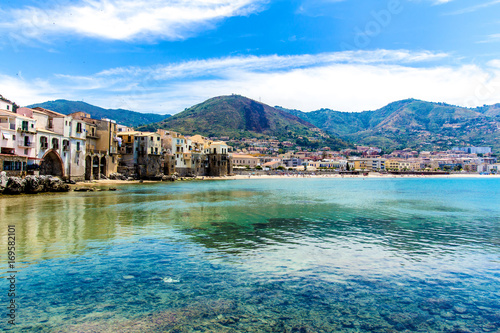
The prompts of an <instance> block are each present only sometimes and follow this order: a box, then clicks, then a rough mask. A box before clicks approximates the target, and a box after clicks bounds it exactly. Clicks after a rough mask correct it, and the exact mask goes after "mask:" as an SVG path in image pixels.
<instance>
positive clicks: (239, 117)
mask: <svg viewBox="0 0 500 333" xmlns="http://www.w3.org/2000/svg"><path fill="white" fill-rule="evenodd" d="M158 128H165V129H171V130H173V131H177V132H180V133H183V134H187V135H190V134H201V135H204V136H208V137H221V136H227V137H230V138H231V139H241V138H271V137H275V138H277V139H278V140H280V141H286V140H289V141H294V142H297V143H299V144H300V145H304V146H310V144H311V141H315V142H317V144H316V145H321V146H331V147H346V146H347V144H346V143H345V142H342V141H341V140H338V139H336V138H332V137H330V136H329V135H327V134H326V133H324V132H323V131H321V130H320V129H318V128H317V127H316V126H314V125H312V124H310V123H309V122H307V121H305V120H302V119H300V118H299V117H296V116H294V115H292V114H289V113H287V112H284V111H282V110H279V109H276V108H273V107H271V106H269V105H266V104H263V103H260V102H257V101H254V100H252V99H249V98H246V97H243V96H239V95H231V96H220V97H214V98H211V99H209V100H207V101H205V102H203V103H200V104H197V105H195V106H192V107H191V108H189V109H186V110H184V111H183V112H180V113H178V114H176V115H174V116H172V117H170V118H168V119H165V120H163V121H161V122H159V123H155V124H149V125H146V126H143V127H141V129H142V130H149V131H154V130H156V129H158Z"/></svg>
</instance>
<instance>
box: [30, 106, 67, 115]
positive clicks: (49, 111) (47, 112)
mask: <svg viewBox="0 0 500 333" xmlns="http://www.w3.org/2000/svg"><path fill="white" fill-rule="evenodd" d="M33 110H37V111H40V112H43V113H45V114H46V115H49V116H52V117H58V118H63V117H66V115H65V114H62V113H59V112H55V111H52V110H47V109H44V108H41V107H39V106H37V107H36V108H33Z"/></svg>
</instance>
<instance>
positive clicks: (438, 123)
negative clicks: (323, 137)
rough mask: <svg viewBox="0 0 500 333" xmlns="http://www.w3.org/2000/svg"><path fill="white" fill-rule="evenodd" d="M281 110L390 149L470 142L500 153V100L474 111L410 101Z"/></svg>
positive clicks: (349, 137)
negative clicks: (348, 108) (371, 107)
mask: <svg viewBox="0 0 500 333" xmlns="http://www.w3.org/2000/svg"><path fill="white" fill-rule="evenodd" d="M281 109H282V110H283V111H286V112H289V113H290V114H292V115H295V116H297V117H299V118H302V119H303V120H306V121H308V122H310V123H311V124H314V125H316V126H318V127H319V128H321V129H322V130H324V131H325V132H327V133H330V134H332V135H336V136H338V137H340V138H342V139H344V140H350V141H352V142H355V143H358V144H363V145H375V146H379V147H381V148H384V149H388V150H391V149H400V148H413V149H420V150H431V149H434V150H435V149H449V148H451V147H453V146H462V145H469V144H470V145H475V146H491V147H493V150H495V151H497V152H498V151H500V141H499V137H500V104H496V105H491V106H483V107H479V108H473V109H469V108H463V107H458V106H454V105H449V104H444V103H432V102H425V101H420V100H416V99H407V100H402V101H398V102H394V103H390V104H388V105H387V106H384V107H383V108H381V109H378V110H375V111H364V112H359V113H354V112H353V113H349V112H339V111H333V110H329V109H321V110H318V111H313V112H302V111H299V110H286V109H283V108H281Z"/></svg>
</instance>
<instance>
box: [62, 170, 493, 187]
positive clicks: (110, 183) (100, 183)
mask: <svg viewBox="0 0 500 333" xmlns="http://www.w3.org/2000/svg"><path fill="white" fill-rule="evenodd" d="M304 178H338V179H344V178H478V179H479V178H481V179H494V178H500V175H480V174H449V175H392V174H379V173H376V172H370V173H368V175H366V176H365V175H339V174H315V175H312V174H311V175H308V174H306V175H297V174H288V175H287V174H285V175H233V176H224V177H208V176H204V177H196V178H184V179H183V180H180V179H179V180H177V182H186V181H205V180H244V179H252V180H255V179H261V180H265V179H304ZM160 182H161V181H155V180H143V181H140V180H112V179H100V180H92V181H85V182H77V183H76V184H74V185H71V186H72V187H73V188H74V187H82V186H90V187H92V186H115V185H127V184H143V183H146V184H147V183H160Z"/></svg>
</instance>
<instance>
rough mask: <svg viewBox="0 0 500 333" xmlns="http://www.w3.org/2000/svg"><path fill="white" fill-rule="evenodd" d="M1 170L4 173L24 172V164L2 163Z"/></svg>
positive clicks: (15, 162) (18, 162)
mask: <svg viewBox="0 0 500 333" xmlns="http://www.w3.org/2000/svg"><path fill="white" fill-rule="evenodd" d="M3 169H4V170H5V171H21V170H26V162H20V161H4V162H3Z"/></svg>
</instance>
